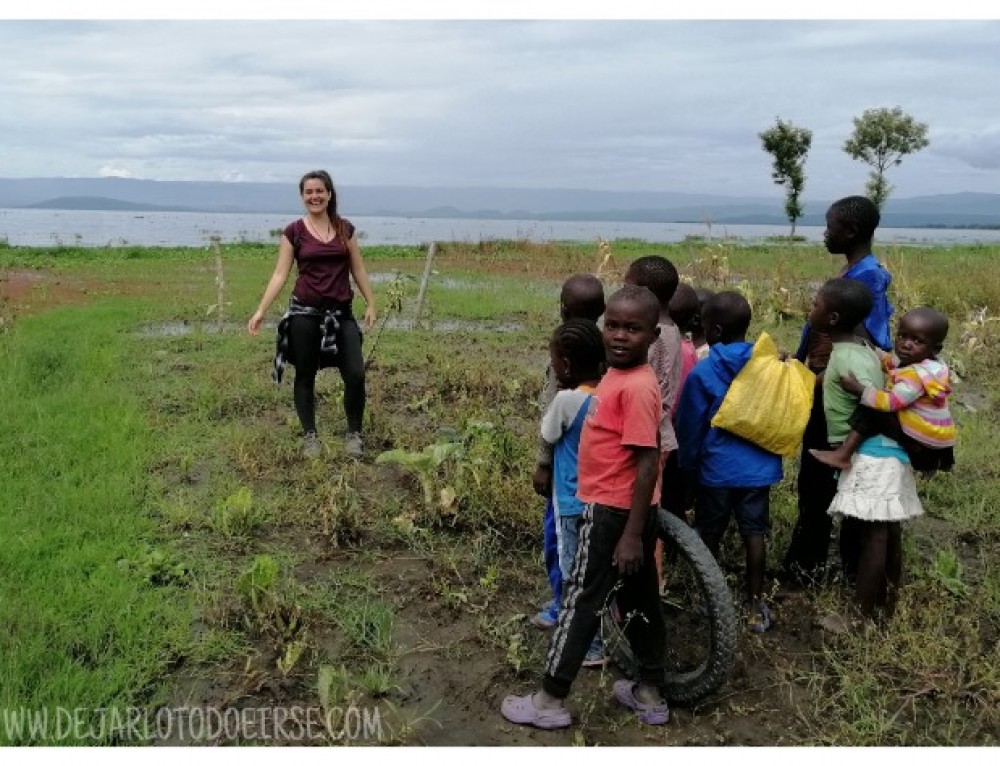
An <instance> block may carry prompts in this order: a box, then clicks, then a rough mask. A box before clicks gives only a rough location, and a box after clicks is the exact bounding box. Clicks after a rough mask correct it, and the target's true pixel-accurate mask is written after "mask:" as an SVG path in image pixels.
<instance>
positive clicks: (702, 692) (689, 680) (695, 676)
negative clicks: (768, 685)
mask: <svg viewBox="0 0 1000 766" xmlns="http://www.w3.org/2000/svg"><path fill="white" fill-rule="evenodd" d="M659 536H660V539H662V540H663V544H664V558H665V559H667V558H668V556H669V555H670V553H671V552H676V556H677V557H679V559H681V560H682V561H681V562H680V566H678V561H677V559H675V560H674V562H673V564H670V563H666V562H665V563H664V567H665V569H666V568H667V567H670V566H673V567H674V569H675V571H680V570H681V567H682V566H683V567H686V568H687V571H688V572H689V573H690V575H691V577H692V579H693V580H694V582H695V583H696V584H697V589H698V592H697V593H696V594H695V593H688V594H687V596H688V597H689V598H688V602H689V603H696V604H700V605H702V606H700V608H699V609H698V615H697V616H696V617H694V618H693V619H694V620H699V621H700V630H701V632H700V633H699V635H698V636H697V641H696V642H695V643H698V644H704V646H701V647H698V648H700V649H702V650H703V654H704V657H703V658H702V657H700V656H699V659H698V660H697V661H695V662H694V663H693V666H692V667H683V668H681V667H676V666H674V667H672V666H671V665H670V663H668V664H667V667H666V683H665V687H664V689H663V692H664V696H665V697H666V698H667V701H668V702H671V703H675V704H680V705H691V704H694V703H696V702H699V701H701V700H703V699H705V698H706V697H708V696H709V695H711V694H712V693H713V692H715V691H716V690H717V689H718V688H719V687H721V686H722V685H723V684H724V683H725V682H726V680H727V679H728V678H729V674H730V672H731V671H732V667H733V661H734V658H735V655H736V633H737V630H736V610H735V608H734V606H733V598H732V594H731V592H730V590H729V586H728V585H727V583H726V578H725V575H724V574H723V573H722V570H721V569H720V568H719V565H718V563H717V562H716V561H715V558H714V557H713V556H712V553H711V551H709V550H708V548H707V547H706V546H705V544H704V543H703V542H702V540H701V538H700V537H699V536H698V533H697V532H696V531H695V530H694V529H692V528H691V527H690V526H688V525H687V524H686V523H685V522H684V521H683V520H681V519H679V518H677V517H676V516H674V515H673V514H671V513H668V512H666V511H664V510H662V509H661V510H660V511H659ZM699 596H700V600H699V599H698V597H699ZM675 607H676V605H671V606H670V607H668V606H664V610H665V613H666V611H667V610H668V608H672V609H674V611H679V610H677V609H676V608H675ZM685 616H686V617H687V618H689V619H690V618H691V615H690V614H687V613H685ZM674 624H676V620H674ZM601 632H602V636H603V638H604V643H605V652H606V653H607V654H608V656H610V657H611V659H612V660H613V661H614V662H615V663H616V664H617V665H618V666H619V667H620V668H621V669H622V670H624V671H625V672H626V673H628V674H629V675H632V676H633V677H634V675H635V670H636V665H635V658H634V657H633V655H632V649H631V647H630V646H629V642H628V639H627V638H626V636H625V632H624V630H623V629H622V626H621V625H620V624H619V621H618V619H617V617H616V610H614V609H611V608H608V609H605V610H603V615H602V618H601ZM672 638H673V640H674V641H675V642H677V641H678V640H679V638H680V637H679V636H678V635H673V636H671V630H670V621H669V620H668V632H667V646H668V653H669V652H671V651H672V650H671V639H672ZM688 648H690V647H688Z"/></svg>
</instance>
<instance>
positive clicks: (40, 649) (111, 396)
mask: <svg viewBox="0 0 1000 766" xmlns="http://www.w3.org/2000/svg"><path fill="white" fill-rule="evenodd" d="M124 316H125V314H123V311H122V310H121V309H120V308H116V307H108V306H105V307H103V308H101V309H94V310H89V311H86V312H83V311H81V310H60V311H53V312H50V313H47V314H45V315H43V316H40V317H32V318H29V319H24V320H22V321H20V322H19V323H18V325H17V328H16V330H15V331H14V332H11V333H9V334H7V335H6V336H3V337H2V338H0V345H2V348H3V351H2V356H3V359H4V365H3V368H2V369H0V421H2V422H3V423H4V432H5V434H7V435H6V436H5V437H4V438H3V439H2V440H0V464H2V465H3V472H4V482H3V492H2V493H0V540H3V541H4V544H3V545H2V546H0V625H3V630H2V631H0V658H2V659H0V709H12V708H20V707H26V708H34V709H38V708H50V709H53V710H54V709H55V708H56V707H62V708H65V709H73V708H76V707H86V708H89V709H95V708H98V707H120V708H124V707H127V706H137V705H140V704H147V703H150V702H153V701H155V697H156V695H155V691H156V684H155V682H156V680H157V679H158V678H160V677H161V676H162V675H163V673H164V672H165V671H166V669H167V668H168V667H169V666H170V664H171V662H172V661H173V659H174V658H175V657H176V656H177V653H178V651H179V650H180V649H181V647H183V646H184V645H185V643H186V642H187V640H188V635H187V633H188V622H189V619H190V611H189V610H190V606H189V603H188V598H187V596H186V595H185V593H184V590H183V588H182V587H178V585H177V584H175V583H170V584H163V585H156V584H154V582H153V580H155V579H156V578H155V577H154V576H152V575H153V574H154V573H153V571H152V570H150V569H148V568H147V569H144V568H143V567H142V563H143V555H144V551H146V552H147V555H148V547H149V546H151V545H156V544H158V539H159V534H158V530H157V527H156V524H155V523H154V522H153V520H152V519H151V517H150V515H149V513H148V502H149V499H150V498H149V496H148V482H147V481H146V472H147V469H148V463H149V457H150V454H151V451H152V447H153V444H154V438H155V437H154V434H153V432H152V431H151V429H150V426H149V422H148V418H147V415H146V413H145V412H144V411H143V409H142V407H141V405H140V402H139V400H138V398H137V397H136V396H135V395H134V393H133V391H132V388H131V386H132V383H131V381H129V380H128V369H129V357H128V355H127V354H126V348H127V345H128V344H127V341H125V340H123V339H122V338H121V336H120V335H119V329H120V327H121V325H122V321H123V319H124ZM7 741H8V738H7V732H5V731H0V742H7ZM68 743H69V741H66V744H68Z"/></svg>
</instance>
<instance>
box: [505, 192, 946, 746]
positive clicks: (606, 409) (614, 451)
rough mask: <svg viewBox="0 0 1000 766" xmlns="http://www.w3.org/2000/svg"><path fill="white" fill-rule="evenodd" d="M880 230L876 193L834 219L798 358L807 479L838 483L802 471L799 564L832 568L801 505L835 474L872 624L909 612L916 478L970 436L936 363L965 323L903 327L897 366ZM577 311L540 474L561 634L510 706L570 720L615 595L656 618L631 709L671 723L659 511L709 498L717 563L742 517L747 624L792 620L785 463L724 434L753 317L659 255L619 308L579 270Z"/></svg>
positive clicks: (699, 505)
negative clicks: (812, 382) (785, 615)
mask: <svg viewBox="0 0 1000 766" xmlns="http://www.w3.org/2000/svg"><path fill="white" fill-rule="evenodd" d="M877 225H878V210H877V208H875V206H874V205H873V204H872V203H871V201H870V200H868V199H866V198H864V197H849V198H845V199H843V200H839V201H838V202H836V203H834V205H832V206H831V208H830V210H829V211H828V213H827V231H826V236H825V241H826V245H827V249H828V250H829V251H830V252H832V253H837V254H843V255H845V256H846V257H847V265H846V267H845V269H844V271H843V272H842V273H841V274H840V275H839V276H838V277H837V278H834V279H831V280H829V281H828V282H826V283H825V284H824V285H823V286H822V287H821V288H820V290H819V291H818V292H817V294H816V297H815V300H814V303H813V307H812V310H811V312H810V314H809V319H808V323H807V326H806V329H805V331H804V333H803V340H802V343H801V344H800V349H799V352H798V354H797V356H799V358H800V359H801V360H802V361H804V362H806V363H807V364H808V365H809V367H810V369H812V370H813V371H814V372H816V373H817V388H816V396H815V400H816V401H815V406H814V409H813V413H812V415H811V417H810V424H809V426H808V427H807V429H806V431H807V433H806V436H805V437H804V439H803V452H802V460H801V462H802V466H803V468H802V470H811V471H812V476H813V478H814V479H815V478H816V477H819V476H822V477H823V478H824V481H823V482H820V484H822V486H821V487H817V486H811V485H808V484H806V485H804V484H803V482H802V477H801V475H800V482H799V492H800V502H799V518H798V520H797V523H796V529H795V532H794V533H793V539H792V544H791V545H790V548H789V551H788V553H787V554H786V556H785V561H784V567H783V572H784V573H786V574H787V573H793V574H795V575H801V574H802V573H803V572H805V571H806V568H805V567H804V566H803V564H804V563H808V564H812V565H815V564H816V563H817V562H820V563H822V564H825V560H826V550H825V547H826V546H828V543H829V531H830V526H829V524H827V525H826V526H825V533H826V539H825V540H824V546H825V547H824V549H823V550H822V552H821V553H820V552H818V551H815V550H805V549H804V548H803V541H809V540H814V538H815V537H816V528H817V527H820V528H822V525H821V524H817V523H816V519H815V518H813V517H814V516H815V514H813V513H810V512H809V509H812V508H815V507H816V505H817V502H816V498H815V497H813V498H812V499H811V500H807V501H805V502H804V498H803V494H809V495H813V494H815V492H816V490H817V489H819V491H821V492H824V491H828V489H829V485H830V484H831V483H832V485H833V492H832V493H830V494H829V495H827V497H826V498H825V507H823V515H824V517H825V518H826V519H828V520H830V523H832V518H833V516H842V517H843V518H844V523H843V525H842V550H841V556H842V559H843V560H844V565H845V571H846V572H847V573H848V575H849V576H850V577H851V578H852V579H853V580H854V581H855V583H856V599H855V601H856V605H857V610H858V612H859V613H860V615H862V616H864V617H872V616H874V615H875V613H876V610H877V609H878V608H884V609H886V610H889V611H891V607H892V602H893V598H894V594H895V591H896V590H897V589H898V587H899V582H900V576H901V572H902V556H901V545H900V540H901V535H900V522H901V521H904V520H906V519H909V518H913V517H915V516H918V515H920V514H921V513H922V508H921V506H920V501H919V498H918V497H917V493H916V487H915V482H914V478H913V469H917V470H921V471H928V472H929V471H934V470H947V469H949V468H950V467H951V465H952V463H953V458H952V450H951V447H952V445H953V444H954V440H955V426H954V423H953V421H952V420H951V417H950V415H949V412H948V407H947V397H948V394H949V393H950V386H949V379H948V378H949V376H948V368H947V366H946V365H945V364H944V362H942V361H941V360H940V359H938V358H937V355H938V353H939V352H940V351H941V347H942V344H943V341H944V339H945V336H946V334H947V330H948V323H947V319H946V318H945V317H944V316H943V315H942V314H940V313H939V312H937V311H935V310H933V309H930V308H918V309H914V310H913V311H911V312H909V313H907V314H906V315H905V316H904V317H903V318H902V319H901V321H900V322H899V327H898V330H897V336H896V343H895V355H892V354H888V353H886V352H887V351H888V350H889V348H890V346H889V329H888V320H889V317H890V315H891V313H892V307H891V305H890V304H889V302H888V296H887V288H888V285H889V282H890V279H889V276H888V272H886V271H885V269H884V267H882V266H881V264H879V263H878V261H877V260H876V259H875V258H874V256H873V255H872V254H871V241H872V238H873V235H874V231H875V228H876V227H877ZM560 315H561V318H562V324H560V325H559V327H558V328H557V329H556V330H555V332H554V333H553V336H552V339H551V342H550V346H549V351H550V354H549V356H550V360H549V365H548V369H547V372H546V385H545V388H544V390H543V393H542V406H543V411H544V415H543V417H542V423H541V429H540V437H541V439H540V443H539V452H538V466H537V469H536V471H535V475H534V477H533V484H534V487H535V489H536V491H537V492H538V493H539V494H542V495H543V496H544V497H545V498H546V521H545V554H546V555H545V558H546V567H547V569H548V572H549V580H550V584H551V586H552V593H553V599H552V601H551V602H550V603H548V604H546V605H545V607H543V608H542V610H541V611H540V612H539V613H538V614H537V615H536V616H535V617H534V618H533V620H532V621H533V622H534V623H535V624H536V625H538V626H539V627H542V628H554V631H553V635H552V638H551V642H550V647H549V652H548V655H547V658H546V665H545V675H544V677H543V679H542V684H541V688H540V689H539V690H538V691H536V692H535V693H534V694H529V695H526V696H520V697H519V696H510V697H507V698H506V699H505V700H504V701H503V704H502V706H501V712H502V714H503V715H504V717H505V718H507V719H508V720H509V721H511V722H514V723H518V724H523V725H530V726H534V727H537V728H542V729H556V728H563V727H565V726H569V725H570V723H571V721H572V718H571V715H570V712H569V711H568V710H567V709H566V707H565V706H564V700H565V698H566V697H567V695H568V693H569V690H570V686H571V685H572V683H573V681H574V679H575V677H576V675H577V673H578V671H579V669H580V668H581V667H583V666H600V665H602V664H603V663H604V657H603V647H602V646H601V643H600V637H599V626H600V619H601V614H602V612H603V610H604V609H606V608H608V607H609V604H610V601H611V599H612V597H613V598H614V601H615V603H616V608H617V609H618V610H620V612H621V613H622V614H635V615H639V618H638V619H630V620H628V622H627V624H626V636H627V638H628V640H629V643H630V645H631V647H632V651H633V654H634V656H635V658H636V664H637V669H638V672H637V675H638V678H637V679H636V680H620V681H617V682H616V683H615V684H614V687H613V695H614V698H615V700H616V701H617V702H619V703H620V704H622V705H624V706H625V707H627V708H629V709H630V710H632V711H634V712H635V713H636V714H637V715H638V717H639V719H640V720H641V721H643V722H644V723H647V724H653V725H657V724H664V723H666V722H667V721H668V719H669V709H668V706H667V702H666V700H665V699H664V696H663V681H664V666H663V657H664V647H665V641H666V636H665V635H664V633H665V627H664V622H663V615H662V611H661V608H660V588H661V582H662V581H663V574H662V567H663V562H662V556H661V551H660V549H659V544H658V539H657V510H658V508H661V507H662V508H663V509H665V510H667V511H669V512H672V513H676V514H678V515H680V516H682V517H686V512H687V510H688V508H689V507H690V506H691V504H692V503H693V506H694V527H695V529H696V530H697V531H698V533H699V534H700V536H701V538H702V539H703V541H704V542H705V544H706V546H707V547H708V548H709V549H710V550H711V551H712V553H713V554H714V555H716V556H718V552H719V548H720V545H721V542H722V540H723V537H724V534H725V531H726V528H727V527H728V525H729V522H730V519H732V518H735V519H736V523H737V527H738V530H739V533H740V536H741V538H742V541H743V544H744V548H745V552H746V580H745V592H746V602H747V604H746V606H747V615H748V624H749V628H750V629H751V630H752V631H754V632H758V633H763V632H764V631H767V630H768V629H769V628H770V627H771V626H772V624H773V622H774V616H773V614H772V612H771V608H770V606H769V605H768V603H767V601H766V599H765V597H764V568H765V539H766V537H767V535H768V532H769V530H770V519H769V495H770V487H771V486H772V485H773V484H775V483H776V482H778V481H780V480H781V478H782V459H781V457H780V456H779V455H776V454H774V453H771V452H768V451H767V450H765V449H763V448H762V447H759V446H757V445H755V444H753V443H752V442H750V441H747V440H745V439H742V438H740V437H737V436H735V435H733V434H731V433H729V432H727V431H725V430H723V429H720V428H716V427H714V426H712V425H711V421H712V418H713V416H714V415H715V413H716V412H717V411H718V409H719V407H720V406H721V404H722V402H723V400H724V399H725V397H726V393H727V391H728V390H729V387H730V385H731V383H732V382H733V380H734V379H735V378H736V376H737V375H739V373H740V371H741V370H742V369H743V367H744V366H745V365H746V364H747V362H748V361H749V359H750V357H751V353H752V348H753V346H752V344H751V343H749V342H748V341H747V338H746V336H747V331H748V329H749V325H750V321H751V307H750V304H749V303H748V302H747V300H746V299H745V298H744V297H743V296H742V295H741V294H740V293H739V292H735V291H722V292H717V293H711V292H708V291H703V290H701V291H699V290H696V289H695V288H693V287H691V286H689V285H686V284H683V283H681V282H680V280H679V276H678V273H677V270H676V268H675V267H674V266H673V264H671V263H670V261H668V260H667V259H666V258H663V257H661V256H656V255H650V256H644V257H642V258H639V259H637V260H636V261H634V262H633V263H631V264H630V265H629V267H628V269H627V271H626V273H625V276H624V286H623V287H622V288H621V289H620V290H618V291H617V292H615V293H614V294H613V295H612V296H611V297H610V298H609V299H608V300H607V303H606V304H605V298H604V289H603V285H602V284H601V282H600V281H599V280H598V279H597V278H596V277H593V276H590V275H575V276H573V277H571V278H570V279H568V280H567V281H566V282H565V283H564V285H563V288H562V292H561V295H560ZM884 373H888V375H889V385H888V387H887V386H886V382H885V377H884ZM810 435H811V436H810ZM817 435H821V437H822V438H820V436H817ZM807 461H812V465H811V466H810V468H808V469H807V468H806V462H807ZM838 470H839V471H840V475H839V478H837V474H836V472H837V471H838ZM824 472H827V473H828V475H824ZM800 474H801V471H800ZM819 502H824V500H823V499H822V498H821V499H820V500H819ZM843 528H847V530H851V529H853V530H854V531H853V533H852V534H853V536H851V534H846V533H845V532H844V529H843ZM849 537H850V538H851V539H850V543H849V544H846V545H845V543H844V540H846V539H847V538H849ZM796 546H798V548H797V547H796ZM804 551H805V552H804ZM667 566H669V563H668V564H667ZM812 574H815V570H813V571H812Z"/></svg>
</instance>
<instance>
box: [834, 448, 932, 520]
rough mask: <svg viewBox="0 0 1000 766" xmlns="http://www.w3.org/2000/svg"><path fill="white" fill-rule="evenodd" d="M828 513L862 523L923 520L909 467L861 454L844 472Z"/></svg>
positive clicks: (890, 458)
mask: <svg viewBox="0 0 1000 766" xmlns="http://www.w3.org/2000/svg"><path fill="white" fill-rule="evenodd" d="M827 512H828V513H829V514H830V515H831V516H841V515H842V516H852V517H853V518H856V519H861V520H862V521H906V520H907V519H915V518H916V517H917V516H922V515H923V513H924V508H923V506H922V505H921V504H920V498H919V497H918V496H917V484H916V481H915V479H914V477H913V469H912V468H911V467H910V465H909V463H903V462H901V461H899V460H896V458H893V457H870V456H868V455H862V454H860V453H859V454H855V455H854V458H853V460H852V461H851V467H850V468H848V469H847V470H846V471H843V472H841V474H840V479H839V480H838V481H837V494H836V496H835V497H834V498H833V502H832V503H831V504H830V508H829V510H828V511H827Z"/></svg>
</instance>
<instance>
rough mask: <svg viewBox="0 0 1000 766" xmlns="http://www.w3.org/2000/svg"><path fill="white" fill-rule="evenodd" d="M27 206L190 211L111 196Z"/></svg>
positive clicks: (56, 200)
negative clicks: (127, 200)
mask: <svg viewBox="0 0 1000 766" xmlns="http://www.w3.org/2000/svg"><path fill="white" fill-rule="evenodd" d="M24 207H27V208H39V209H44V210H134V211H145V212H160V213H183V212H191V211H192V209H191V208H189V207H179V206H176V205H152V204H150V203H148V202H126V201H124V200H120V199H112V198H111V197H56V198H55V199H47V200H44V201H43V202H35V203H34V204H31V205H25V206H24Z"/></svg>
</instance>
